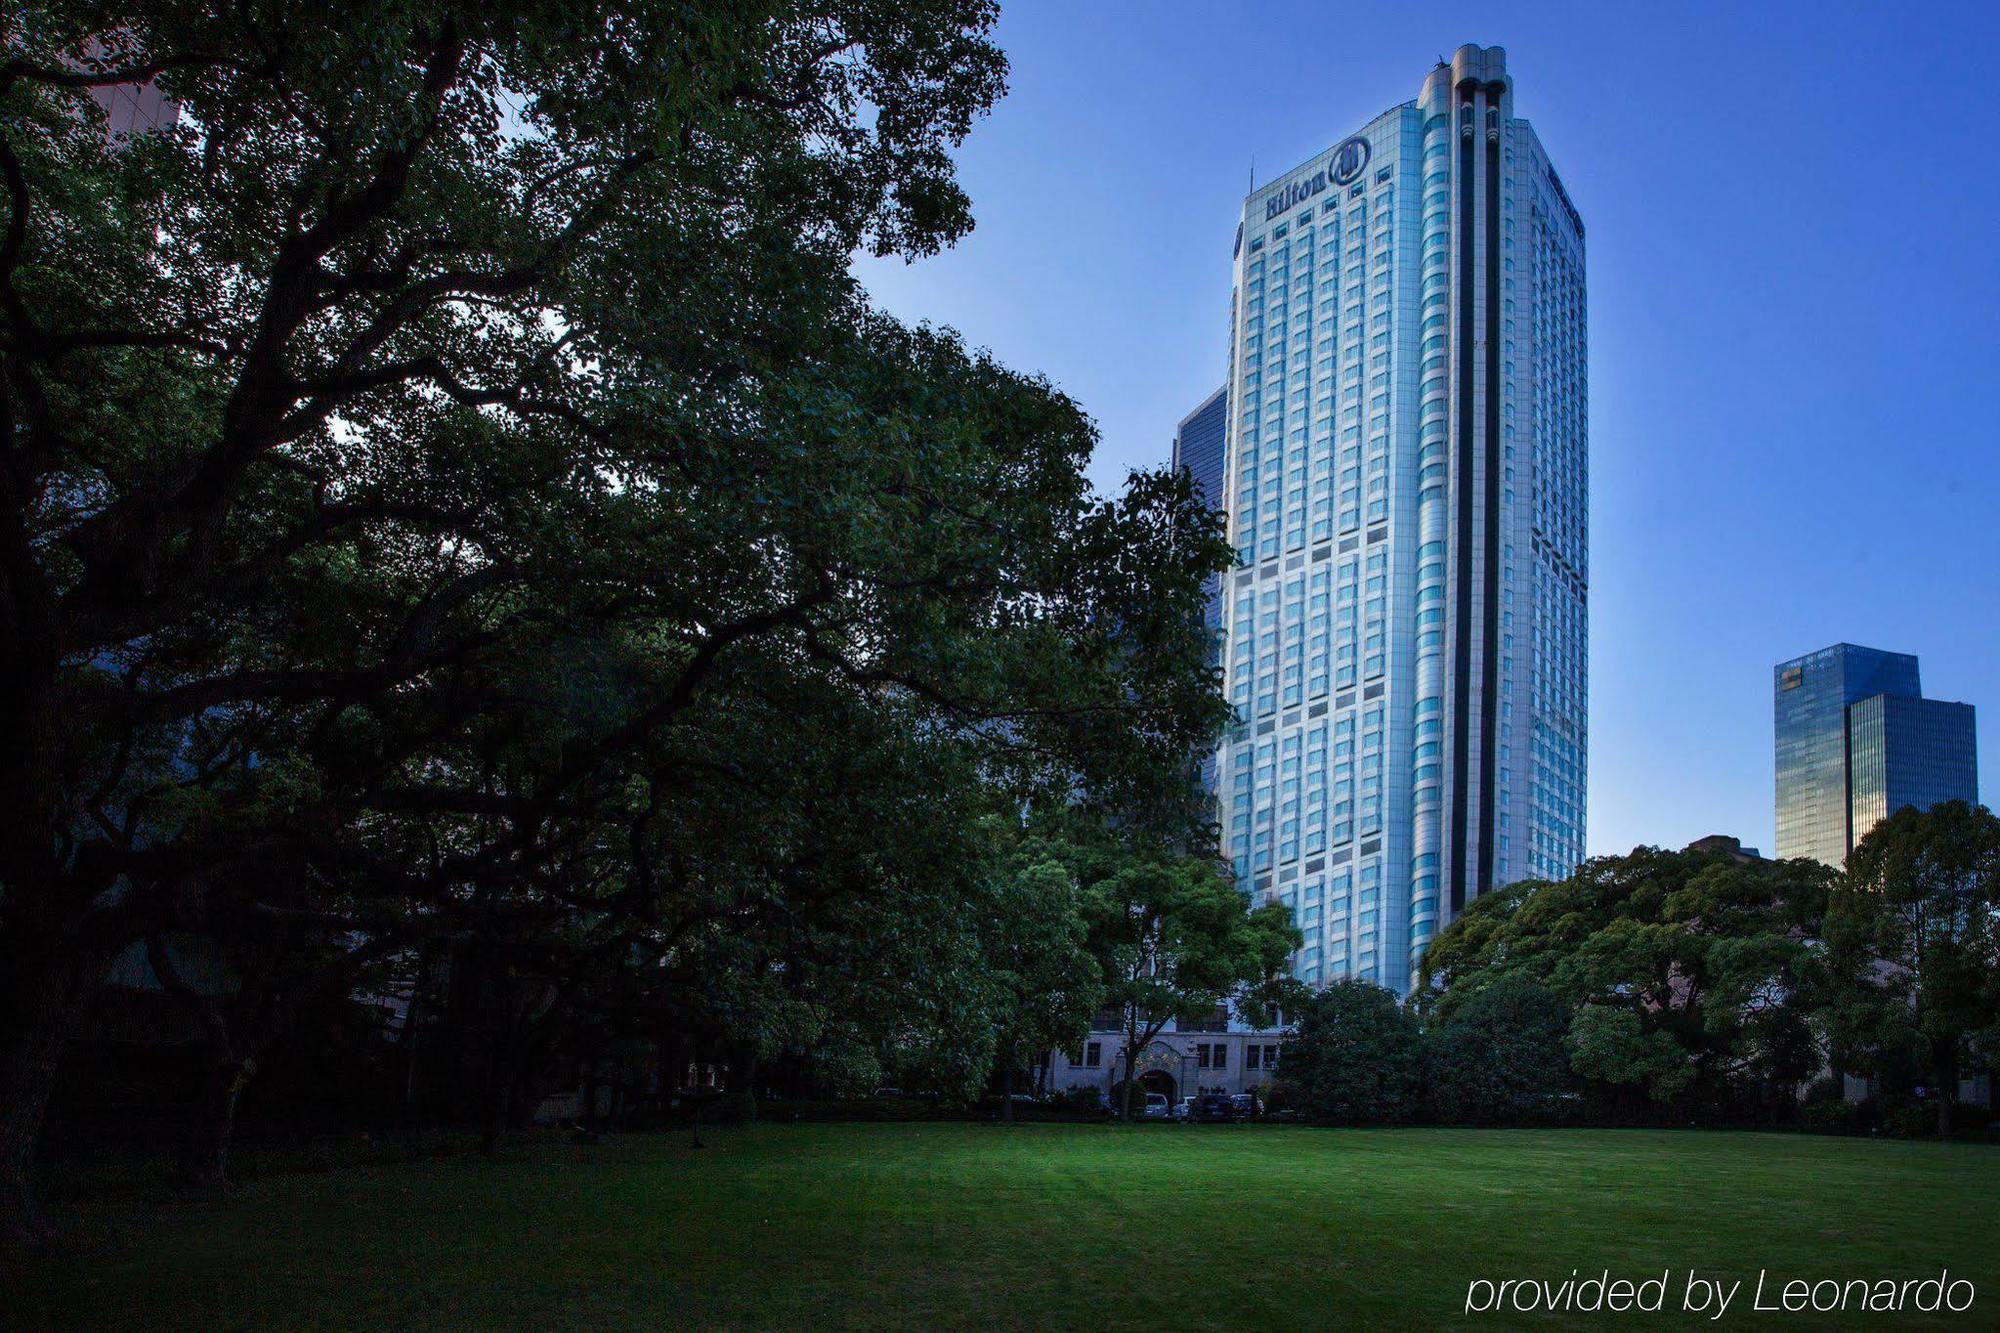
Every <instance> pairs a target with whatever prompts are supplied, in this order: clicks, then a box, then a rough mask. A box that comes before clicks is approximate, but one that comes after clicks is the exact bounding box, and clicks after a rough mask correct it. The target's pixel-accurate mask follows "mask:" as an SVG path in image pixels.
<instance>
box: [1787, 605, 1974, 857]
mask: <svg viewBox="0 0 2000 1333" xmlns="http://www.w3.org/2000/svg"><path fill="white" fill-rule="evenodd" d="M1922 696H1923V689H1922V681H1921V677H1920V675H1919V673H1918V669H1917V659H1916V658H1915V657H1914V656H1912V655H1911V654H1908V653H1885V652H1882V651H1880V650H1879V649H1875V648H1863V647H1860V646H1858V645H1856V644H1851V643H1840V644H1835V645H1833V646H1832V647H1831V648H1822V649H1820V650H1819V651H1818V652H1816V653H1808V654H1806V655H1805V656H1804V657H1799V658H1794V659H1793V660H1792V661H1789V662H1784V663H1780V664H1779V666H1778V667H1777V668H1776V669H1775V671H1774V672H1773V680H1772V701H1773V702H1772V718H1773V733H1774V738H1775V741H1776V755H1775V758H1776V770H1777V833H1778V847H1777V851H1778V855H1779V856H1781V857H1810V858H1812V859H1813V860H1816V861H1821V862H1824V863H1825V864H1827V865H1830V866H1834V867H1841V866H1844V865H1846V864H1847V854H1848V853H1849V852H1850V851H1852V850H1853V849H1854V844H1855V843H1856V842H1858V841H1860V840H1861V839H1862V838H1863V837H1865V836H1866V835H1867V833H1868V830H1869V829H1871V828H1873V827H1874V826H1875V825H1876V823H1877V822H1878V821H1880V820H1881V819H1883V818H1884V817H1886V816H1888V815H1889V814H1891V813H1893V812H1895V811H1897V810H1900V809H1902V808H1903V807H1904V806H1906V805H1913V806H1915V807H1917V808H1918V809H1920V810H1921V809H1927V808H1929V807H1930V806H1932V805H1935V804H1936V803H1937V802H1939V801H1947V800H1953V799H1962V800H1967V801H1976V800H1978V799H1979V777H1978V767H1977V758H1976V752H1975V749H1974V718H1973V709H1972V706H1971V705H1970V704H1961V703H1946V702H1943V701H1940V700H1935V699H1925V698H1923V697H1922Z"/></svg>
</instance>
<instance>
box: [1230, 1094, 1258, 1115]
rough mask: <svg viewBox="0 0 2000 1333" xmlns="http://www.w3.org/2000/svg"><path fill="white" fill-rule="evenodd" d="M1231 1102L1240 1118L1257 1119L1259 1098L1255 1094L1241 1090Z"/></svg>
mask: <svg viewBox="0 0 2000 1333" xmlns="http://www.w3.org/2000/svg"><path fill="white" fill-rule="evenodd" d="M1229 1104H1230V1105H1231V1106H1234V1107H1235V1108H1236V1114H1237V1116H1238V1117H1239V1118H1241V1119H1244V1120H1255V1119H1256V1118H1257V1098H1256V1096H1255V1095H1254V1094H1252V1093H1248V1092H1239V1093H1237V1094H1236V1095H1235V1096H1233V1097H1231V1098H1230V1099H1229Z"/></svg>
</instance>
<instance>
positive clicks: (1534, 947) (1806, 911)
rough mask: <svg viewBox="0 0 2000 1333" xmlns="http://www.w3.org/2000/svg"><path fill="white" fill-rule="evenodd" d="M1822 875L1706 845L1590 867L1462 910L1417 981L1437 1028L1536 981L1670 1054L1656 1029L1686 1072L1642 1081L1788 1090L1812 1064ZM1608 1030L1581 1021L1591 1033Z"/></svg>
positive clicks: (1568, 1004)
mask: <svg viewBox="0 0 2000 1333" xmlns="http://www.w3.org/2000/svg"><path fill="white" fill-rule="evenodd" d="M1832 878H1833V875H1832V872H1831V871H1829V870H1827V869H1826V868H1825V867H1823V866H1820V865H1818V864H1816V863H1814V862H1810V861H1753V860H1747V859H1743V858H1739V857H1737V856H1733V855H1731V854H1729V853H1726V852H1717V851H1709V850H1688V851H1681V852H1669V851H1663V850H1660V849H1658V848H1639V849H1637V850H1635V851H1633V852H1631V853H1629V854H1628V855H1625V856H1616V857H1599V858H1596V859H1594V860H1592V861H1590V862H1588V863H1586V864H1585V865H1583V866H1581V867H1579V868H1578V869H1577V871H1576V873H1575V874H1573V875H1571V876H1570V877H1568V878H1567V879H1564V880H1560V881H1556V882H1553V883H1545V882H1539V881H1524V882H1522V883H1519V884H1515V885H1512V886H1510V887H1508V888H1505V889H1502V890H1499V891H1497V892H1495V893H1491V894H1482V895H1481V896H1480V897H1479V898H1477V899H1475V900H1474V901H1473V902H1471V903H1469V904H1467V907H1466V910H1465V912H1464V913H1462V914H1461V915H1460V916H1459V918H1458V919H1457V920H1455V921H1453V922H1452V924H1451V925H1450V926H1448V927H1446V928H1445V930H1443V931H1441V932H1440V933H1439V935H1438V937H1437V939H1436V940H1434V941H1433V942H1432V944H1431V946H1430V947H1429V948H1428V949H1427V950H1426V951H1425V954H1424V959H1423V964H1422V974H1423V981H1424V985H1425V986H1426V987H1431V986H1441V987H1442V992H1441V993H1440V994H1438V995H1437V996H1436V997H1435V999H1434V1000H1433V1001H1432V1004H1433V1006H1434V1009H1435V1013H1436V1017H1437V1018H1438V1020H1440V1021H1449V1019H1450V1017H1451V1015H1452V1014H1453V1013H1454V1012H1455V1011H1456V1010H1457V1009H1458V1008H1459V1007H1460V1006H1462V1005H1464V1004H1466V1003H1468V1002H1469V1001H1470V1000H1471V999H1472V998H1473V997H1474V996H1476V995H1478V994H1479V993H1480V992H1481V991H1482V990H1483V989H1484V988H1486V987H1487V986H1489V985H1491V984H1494V983H1495V982H1496V981H1497V980H1499V979H1500V978H1503V977H1508V976H1518V977H1522V978H1525V979H1527V980H1529V981H1532V982H1534V983H1536V984H1538V985H1541V986H1545V987H1546V988H1547V989H1548V990H1549V991H1551V992H1552V993H1553V994H1554V995H1555V996H1556V998H1557V999H1558V1001H1560V1003H1561V1004H1562V1005H1563V1006H1564V1007H1565V1010H1566V1011H1576V1012H1577V1013H1578V1017H1579V1018H1580V1019H1583V1014H1582V1011H1583V1010H1584V1009H1586V1008H1589V1007H1607V1008H1610V1009H1628V1010H1630V1011H1631V1014H1632V1017H1633V1020H1634V1021H1636V1022H1637V1023H1638V1025H1639V1027H1640V1028H1641V1029H1642V1032H1643V1034H1644V1037H1645V1046H1646V1049H1647V1050H1648V1051H1649V1052H1654V1053H1659V1052H1663V1051H1665V1050H1667V1049H1668V1047H1667V1046H1663V1045H1661V1044H1660V1043H1659V1042H1657V1041H1655V1040H1654V1037H1655V1036H1656V1035H1657V1036H1658V1037H1659V1038H1661V1039H1663V1040H1664V1041H1665V1042H1666V1043H1668V1045H1670V1046H1671V1048H1672V1049H1673V1050H1675V1051H1677V1052H1678V1053H1679V1054H1678V1058H1679V1059H1681V1060H1682V1061H1684V1062H1685V1063H1686V1064H1687V1065H1688V1066H1689V1069H1688V1076H1687V1078H1685V1079H1679V1078H1652V1077H1650V1076H1649V1077H1648V1078H1647V1079H1645V1080H1642V1081H1643V1082H1644V1083H1645V1085H1646V1086H1650V1087H1657V1088H1666V1087H1670V1086H1671V1087H1672V1088H1674V1089H1675V1091H1676V1092H1677V1093H1678V1092H1683V1091H1685V1092H1686V1093H1687V1094H1688V1095H1689V1096H1691V1097H1693V1098H1694V1099H1695V1100H1696V1101H1698V1102H1700V1103H1701V1104H1703V1105H1705V1106H1710V1107H1713V1108H1716V1109H1718V1110H1719V1111H1726V1110H1727V1109H1729V1108H1730V1107H1732V1106H1734V1105H1736V1104H1738V1103H1740V1102H1741V1101H1742V1100H1743V1099H1745V1098H1747V1097H1748V1096H1750V1095H1751V1094H1753V1093H1754V1094H1756V1095H1759V1096H1789V1095H1791V1089H1793V1088H1794V1087H1796V1085H1797V1084H1798V1083H1800V1082H1802V1081H1803V1080H1804V1079H1806V1078H1807V1077H1809V1076H1810V1075H1811V1073H1812V1072H1813V1070H1814V1069H1815V1068H1817V1067H1818V1063H1819V1051H1818V1049H1817V1046H1816V1044H1815V1040H1814V1036H1813V1033H1812V1030H1811V1026H1810V1023H1809V1018H1810V1016H1811V1011H1812V1003H1813V1002H1812V999H1811V987H1810V986H1809V984H1808V983H1809V982H1810V980H1811V978H1812V976H1813V974H1814V972H1815V970H1816V967H1817V964H1816V962H1815V945H1814V939H1815V937H1816V936H1817V934H1818V928H1819V921H1820V918H1821V916H1822V915H1823V913H1824V910H1825V903H1826V894H1827V889H1828V885H1829V883H1830V881H1831V880H1832ZM1605 1021H1609V1020H1605V1019H1603V1018H1602V1017H1601V1016H1599V1015H1591V1016H1589V1017H1588V1018H1587V1019H1584V1022H1585V1026H1586V1028H1587V1029H1590V1031H1591V1032H1592V1033H1593V1034H1596V1033H1597V1029H1596V1028H1595V1027H1594V1026H1593V1025H1596V1024H1599V1023H1601V1022H1605ZM1619 1021H1620V1022H1621V1023H1622V1021H1623V1020H1619ZM1598 1035H1601V1034H1598ZM1579 1072H1583V1071H1582V1069H1581V1067H1579ZM1610 1081H1613V1082H1618V1081H1624V1080H1610Z"/></svg>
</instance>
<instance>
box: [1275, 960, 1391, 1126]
mask: <svg viewBox="0 0 2000 1333" xmlns="http://www.w3.org/2000/svg"><path fill="white" fill-rule="evenodd" d="M1283 1060H1284V1064H1283V1068H1284V1077H1285V1081H1286V1082H1287V1083H1289V1084H1291V1085H1292V1087H1293V1088H1295V1089H1296V1090H1297V1096H1298V1098H1299V1105H1300V1109H1301V1110H1303V1111H1304V1112H1305V1113H1306V1114H1307V1115H1310V1116H1311V1117H1312V1118H1314V1119H1316V1120H1322V1121H1327V1122H1330V1123H1335V1124H1370V1123H1393V1122H1397V1121H1402V1120H1407V1119H1409V1118H1410V1117H1411V1116H1412V1115H1413V1114H1414V1113H1415V1112H1416V1110H1417V1107H1418V1102H1419V1091H1420V1089H1421V1086H1422V1075H1423V1041H1422V1035H1421V1034H1420V1033H1419V1031H1418V1029H1417V1021H1416V1018H1415V1017H1414V1016H1413V1015H1411V1014H1410V1013H1409V1012H1408V1011H1406V1010H1404V1009H1403V1008H1402V1007H1401V1006H1400V1005H1398V1004H1397V1003H1396V997H1395V995H1393V994H1392V993H1390V992H1389V991H1386V990H1384V989H1382V988H1381V987H1380V986H1374V985H1370V984H1369V983H1368V982H1365V981H1337V982H1335V983H1334V984H1332V985H1331V986H1328V987H1327V988H1326V989H1324V990H1322V991H1320V992H1319V993H1318V994H1316V995H1313V996H1312V997H1311V998H1310V999H1308V1000H1307V1001H1306V1002H1305V1004H1304V1006H1303V1007H1302V1008H1301V1009H1300V1011H1299V1015H1298V1022H1297V1024H1296V1026H1295V1027H1294V1028H1293V1029H1292V1031H1291V1033H1290V1034H1289V1035H1288V1037H1287V1039H1286V1042H1285V1053H1284V1056H1283Z"/></svg>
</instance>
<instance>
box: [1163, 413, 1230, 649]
mask: <svg viewBox="0 0 2000 1333" xmlns="http://www.w3.org/2000/svg"><path fill="white" fill-rule="evenodd" d="M1228 429H1229V388H1228V386H1227V385H1224V386H1223V387H1222V388H1220V389H1217V390H1216V391H1215V392H1214V393H1212V394H1210V395H1209V396H1208V397H1207V398H1204V399H1203V400H1202V403H1201V406H1200V407H1197V408H1196V409H1195V410H1194V411H1192V412H1190V413H1188V414H1187V416H1185V417H1183V418H1182V419H1181V424H1180V425H1179V426H1178V427H1176V428H1175V430H1174V455H1173V465H1174V467H1175V468H1176V469H1177V470H1179V471H1182V472H1185V473H1187V474H1188V477H1189V479H1190V480H1191V481H1193V482H1194V489H1195V494H1197V495H1199V496H1200V497H1201V499H1202V501H1203V502H1204V503H1206V504H1207V505H1208V506H1209V507H1210V508H1213V509H1220V508H1222V474H1223V453H1224V448H1225V445H1226V441H1227V435H1228ZM1206 622H1207V624H1208V626H1209V628H1210V629H1219V628H1220V627H1221V625H1222V576H1221V575H1219V574H1218V575H1216V576H1215V577H1214V578H1211V579H1210V580H1209V581H1208V612H1207V616H1206Z"/></svg>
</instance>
